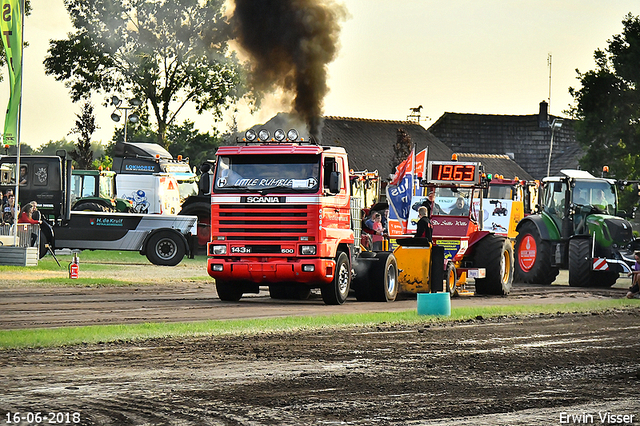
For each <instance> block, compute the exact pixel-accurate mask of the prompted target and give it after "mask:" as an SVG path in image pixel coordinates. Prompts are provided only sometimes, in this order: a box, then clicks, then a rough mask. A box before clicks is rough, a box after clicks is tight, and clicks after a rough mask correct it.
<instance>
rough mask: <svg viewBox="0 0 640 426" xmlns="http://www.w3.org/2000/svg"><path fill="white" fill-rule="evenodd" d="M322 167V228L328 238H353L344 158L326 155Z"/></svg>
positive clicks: (341, 239) (342, 239)
mask: <svg viewBox="0 0 640 426" xmlns="http://www.w3.org/2000/svg"><path fill="white" fill-rule="evenodd" d="M322 169H323V170H322V173H323V176H322V211H323V215H322V228H323V229H324V231H325V232H326V238H331V239H333V238H335V239H338V240H340V241H344V240H345V239H346V240H349V239H351V240H353V234H350V233H351V226H350V221H351V213H350V209H349V193H348V191H349V186H348V183H347V180H346V179H347V177H348V176H347V174H346V173H345V170H346V169H345V161H344V158H343V157H341V156H330V155H329V156H326V157H324V160H323V165H322Z"/></svg>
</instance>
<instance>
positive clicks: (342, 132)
mask: <svg viewBox="0 0 640 426" xmlns="http://www.w3.org/2000/svg"><path fill="white" fill-rule="evenodd" d="M291 127H294V128H297V129H298V130H299V131H300V134H301V136H304V133H303V132H304V130H301V129H302V127H301V126H298V127H297V126H296V125H295V119H293V118H292V117H291V116H290V115H289V114H285V113H279V114H277V115H276V116H274V117H273V118H271V119H270V120H269V121H267V122H266V123H264V124H262V125H256V126H253V127H252V128H253V129H256V130H259V129H261V128H266V129H267V130H269V131H270V132H271V134H273V131H274V130H275V129H277V128H282V129H285V130H287V129H289V128H291ZM398 129H404V131H405V132H406V133H407V134H408V135H409V136H411V141H412V142H413V143H414V144H415V146H416V153H418V152H420V151H422V150H423V149H425V148H426V147H429V150H428V157H429V160H449V159H451V154H452V151H451V149H450V148H448V147H447V146H446V145H445V144H443V143H442V142H441V141H439V140H438V138H436V137H435V136H434V135H432V134H431V133H430V132H429V131H428V130H427V129H425V128H424V127H422V126H421V125H420V124H418V123H416V122H413V121H395V120H372V119H363V118H348V117H333V116H327V117H324V119H323V123H322V127H321V140H320V141H319V143H320V144H321V145H329V146H339V147H343V148H345V150H346V151H347V153H348V154H349V164H350V167H351V169H353V170H358V171H363V170H369V171H374V170H377V171H378V172H379V173H380V175H381V176H383V177H386V176H388V175H389V174H391V172H392V166H391V161H392V159H393V146H394V144H395V143H396V140H397V132H398Z"/></svg>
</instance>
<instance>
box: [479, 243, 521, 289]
mask: <svg viewBox="0 0 640 426" xmlns="http://www.w3.org/2000/svg"><path fill="white" fill-rule="evenodd" d="M475 265H476V266H477V267H479V268H485V270H486V273H487V275H486V277H485V278H476V293H478V294H497V295H507V294H509V291H510V290H511V284H513V248H512V247H511V241H509V240H508V239H507V238H503V237H500V236H498V235H495V234H489V235H487V236H486V237H484V238H483V239H482V240H480V241H479V242H478V243H477V247H476V248H475Z"/></svg>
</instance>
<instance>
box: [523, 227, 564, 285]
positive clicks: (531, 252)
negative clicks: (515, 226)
mask: <svg viewBox="0 0 640 426" xmlns="http://www.w3.org/2000/svg"><path fill="white" fill-rule="evenodd" d="M523 254H527V256H523ZM515 256H516V260H515V270H516V274H517V275H518V279H519V280H522V282H524V283H528V284H546V285H548V284H551V283H552V282H554V281H555V279H556V277H557V276H558V272H559V270H558V268H554V267H552V266H551V243H550V242H549V241H543V240H542V238H540V233H539V232H538V228H536V226H535V225H534V224H533V223H530V222H527V223H525V224H523V225H522V228H520V231H519V233H518V236H517V237H516V246H515Z"/></svg>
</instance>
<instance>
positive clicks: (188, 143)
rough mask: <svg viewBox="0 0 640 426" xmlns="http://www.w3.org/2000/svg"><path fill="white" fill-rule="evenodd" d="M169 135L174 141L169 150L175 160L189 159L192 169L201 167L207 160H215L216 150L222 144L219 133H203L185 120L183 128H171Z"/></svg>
mask: <svg viewBox="0 0 640 426" xmlns="http://www.w3.org/2000/svg"><path fill="white" fill-rule="evenodd" d="M168 135H169V138H170V139H171V140H172V141H174V143H173V144H172V145H171V147H170V148H169V152H170V153H171V155H172V156H173V158H176V157H177V156H178V155H182V156H183V157H184V158H189V164H190V165H191V167H193V166H196V167H200V165H201V164H202V163H204V161H205V160H208V159H213V158H215V154H216V150H217V149H218V147H219V146H220V145H221V142H222V138H221V136H220V135H219V134H218V133H217V132H215V131H214V133H213V134H212V135H210V134H209V132H206V133H201V132H199V131H198V130H196V129H195V128H194V124H193V123H192V122H191V121H188V120H185V121H184V123H182V125H181V126H170V127H169V131H168Z"/></svg>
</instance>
